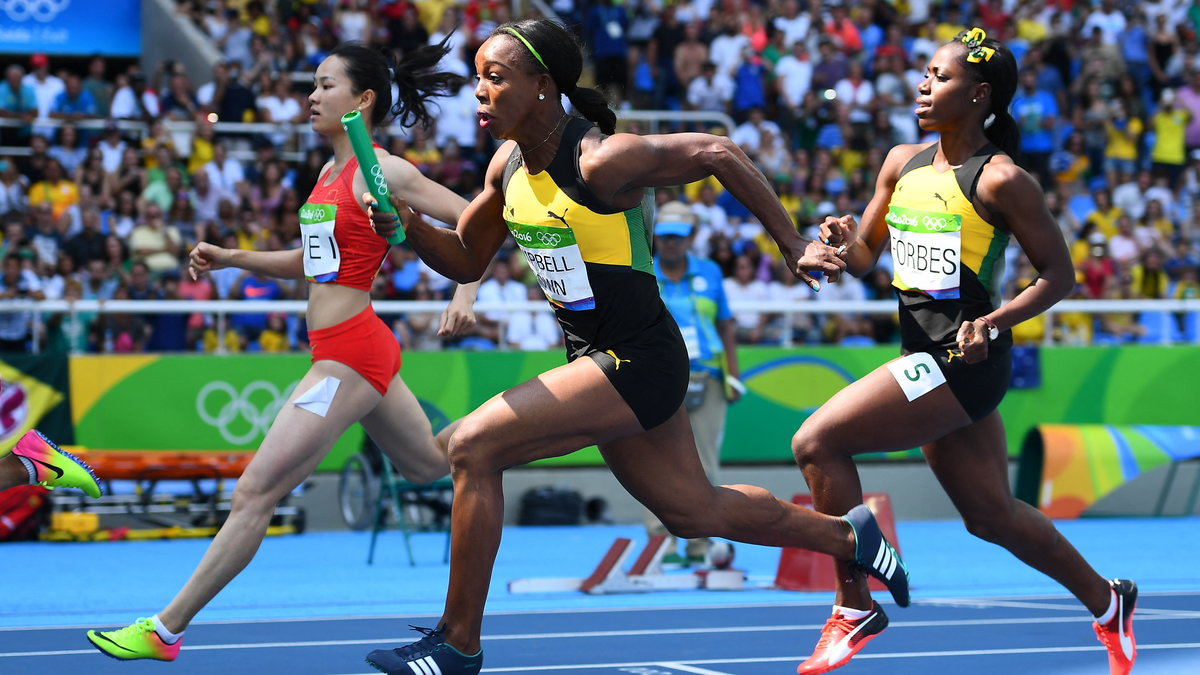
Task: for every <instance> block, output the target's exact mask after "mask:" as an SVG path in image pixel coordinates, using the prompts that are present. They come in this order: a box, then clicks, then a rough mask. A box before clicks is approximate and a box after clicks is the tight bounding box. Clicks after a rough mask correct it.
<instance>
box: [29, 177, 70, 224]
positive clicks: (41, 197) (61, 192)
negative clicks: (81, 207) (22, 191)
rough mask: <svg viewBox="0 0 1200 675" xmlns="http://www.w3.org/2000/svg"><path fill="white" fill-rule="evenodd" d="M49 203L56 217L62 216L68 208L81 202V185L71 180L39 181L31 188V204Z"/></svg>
mask: <svg viewBox="0 0 1200 675" xmlns="http://www.w3.org/2000/svg"><path fill="white" fill-rule="evenodd" d="M45 203H49V204H50V208H51V209H52V210H53V213H54V218H55V219H56V220H57V219H58V218H61V217H62V215H63V213H65V212H66V210H67V209H68V208H70V207H71V206H73V205H75V204H78V203H79V186H77V185H75V183H72V182H71V181H69V180H58V181H51V180H49V179H47V180H42V181H38V182H36V183H34V184H33V187H31V188H29V204H30V205H31V206H33V205H36V204H45Z"/></svg>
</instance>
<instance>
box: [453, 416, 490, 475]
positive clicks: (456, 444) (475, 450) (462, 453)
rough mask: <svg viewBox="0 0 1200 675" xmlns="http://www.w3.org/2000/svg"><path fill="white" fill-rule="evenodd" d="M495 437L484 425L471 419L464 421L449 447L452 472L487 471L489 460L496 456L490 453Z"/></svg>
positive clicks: (455, 432)
mask: <svg viewBox="0 0 1200 675" xmlns="http://www.w3.org/2000/svg"><path fill="white" fill-rule="evenodd" d="M493 436H494V434H488V433H487V432H486V430H485V429H484V428H483V425H482V424H479V423H478V422H476V421H475V420H472V419H471V418H469V417H468V418H467V419H465V420H463V422H462V424H460V425H459V427H458V428H457V429H455V430H454V434H453V435H451V436H450V442H449V445H448V447H447V459H448V460H449V461H450V472H451V473H457V472H459V471H478V470H481V469H486V468H487V467H488V465H489V463H490V462H489V458H490V457H492V456H494V453H493V452H490V450H491V449H492V445H493V442H492V441H491V439H492V437H493Z"/></svg>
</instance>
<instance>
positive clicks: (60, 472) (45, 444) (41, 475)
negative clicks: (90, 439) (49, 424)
mask: <svg viewBox="0 0 1200 675" xmlns="http://www.w3.org/2000/svg"><path fill="white" fill-rule="evenodd" d="M12 452H13V454H14V455H19V456H21V457H24V458H25V459H27V460H29V462H30V463H31V464H33V469H34V471H36V472H37V476H36V478H37V480H36V481H35V482H36V483H37V484H38V485H41V486H43V487H46V488H49V489H51V490H53V489H54V488H56V487H70V488H79V489H80V490H83V491H84V492H85V493H87V496H89V497H99V496H100V483H99V482H98V481H97V480H96V474H95V473H93V472H92V468H91V467H90V466H88V465H87V464H84V462H83V460H81V459H79V458H78V457H76V456H75V455H72V454H71V453H69V452H67V451H66V450H63V449H61V448H59V447H58V446H57V445H55V444H54V441H52V440H50V439H49V438H46V435H45V434H43V433H42V432H40V431H38V430H37V429H30V430H29V431H27V432H25V435H24V436H22V437H21V440H19V441H17V445H16V447H14V448H13V449H12Z"/></svg>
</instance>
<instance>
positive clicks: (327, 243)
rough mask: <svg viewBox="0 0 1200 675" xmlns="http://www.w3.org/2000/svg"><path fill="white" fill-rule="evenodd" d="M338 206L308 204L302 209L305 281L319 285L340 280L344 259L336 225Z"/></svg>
mask: <svg viewBox="0 0 1200 675" xmlns="http://www.w3.org/2000/svg"><path fill="white" fill-rule="evenodd" d="M336 217H337V205H336V204H305V205H304V206H301V207H300V241H301V245H302V246H303V248H304V278H305V279H308V280H309V281H315V282H317V283H325V282H329V281H333V280H335V279H337V277H338V267H340V266H341V262H342V257H341V253H340V252H339V251H338V245H337V239H335V238H334V236H333V224H334V221H335V220H336Z"/></svg>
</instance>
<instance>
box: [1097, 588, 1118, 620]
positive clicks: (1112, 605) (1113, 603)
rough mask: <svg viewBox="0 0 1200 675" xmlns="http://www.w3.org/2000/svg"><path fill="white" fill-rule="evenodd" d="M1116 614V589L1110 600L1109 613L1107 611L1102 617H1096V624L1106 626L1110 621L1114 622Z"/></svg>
mask: <svg viewBox="0 0 1200 675" xmlns="http://www.w3.org/2000/svg"><path fill="white" fill-rule="evenodd" d="M1116 614H1117V591H1116V590H1115V589H1114V590H1113V591H1112V597H1111V598H1109V601H1108V611H1106V612H1105V613H1104V614H1101V615H1100V616H1098V617H1096V623H1098V624H1100V625H1101V626H1103V625H1104V624H1106V623H1108V622H1109V621H1112V618H1113V617H1114V616H1116Z"/></svg>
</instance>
